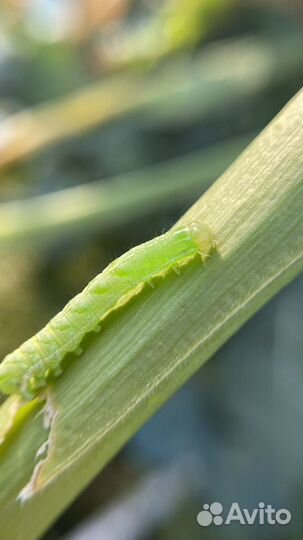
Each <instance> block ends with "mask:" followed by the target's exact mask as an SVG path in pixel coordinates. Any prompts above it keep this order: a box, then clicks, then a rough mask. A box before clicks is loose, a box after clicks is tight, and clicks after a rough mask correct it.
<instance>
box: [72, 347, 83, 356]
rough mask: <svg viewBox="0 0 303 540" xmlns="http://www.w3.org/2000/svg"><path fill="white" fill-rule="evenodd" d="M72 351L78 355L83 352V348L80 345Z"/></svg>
mask: <svg viewBox="0 0 303 540" xmlns="http://www.w3.org/2000/svg"><path fill="white" fill-rule="evenodd" d="M74 353H75V354H76V355H77V356H80V355H81V354H82V353H83V348H82V347H77V348H76V349H75V350H74Z"/></svg>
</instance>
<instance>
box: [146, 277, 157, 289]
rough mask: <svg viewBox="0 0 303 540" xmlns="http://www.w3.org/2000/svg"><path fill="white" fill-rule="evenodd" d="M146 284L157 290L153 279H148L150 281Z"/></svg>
mask: <svg viewBox="0 0 303 540" xmlns="http://www.w3.org/2000/svg"><path fill="white" fill-rule="evenodd" d="M146 283H147V284H148V285H149V286H150V287H151V288H152V289H155V288H156V287H155V285H154V284H153V282H152V280H151V279H148V280H147V281H146Z"/></svg>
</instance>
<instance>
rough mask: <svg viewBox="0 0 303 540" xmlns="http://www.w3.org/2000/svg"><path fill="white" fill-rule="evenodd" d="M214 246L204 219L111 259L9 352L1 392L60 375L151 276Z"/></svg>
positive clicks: (27, 393)
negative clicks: (90, 336)
mask: <svg viewBox="0 0 303 540" xmlns="http://www.w3.org/2000/svg"><path fill="white" fill-rule="evenodd" d="M214 247H215V242H214V238H213V235H212V233H211V231H210V230H209V228H208V227H207V226H206V225H204V224H202V223H190V224H189V225H184V226H180V227H178V228H175V229H174V230H172V231H169V232H167V233H165V234H163V235H161V236H159V237H156V238H154V239H153V240H150V241H148V242H146V243H144V244H141V245H139V246H136V247H134V248H133V249H131V250H130V251H128V252H126V253H124V254H123V255H122V256H121V257H119V258H118V259H116V260H114V261H113V262H112V263H111V264H109V266H108V267H107V268H105V270H103V272H102V273H101V274H99V275H98V276H96V277H95V278H94V279H93V280H92V281H91V282H90V283H88V285H87V286H86V287H85V289H84V290H83V291H82V292H81V293H80V294H78V295H77V296H75V297H74V298H73V299H72V300H70V302H68V304H67V305H66V306H65V307H64V308H63V310H62V311H60V312H59V313H58V314H57V315H55V317H53V318H52V319H51V320H50V322H49V323H48V324H47V325H46V326H45V327H44V328H42V330H40V331H39V332H38V333H37V334H36V335H35V336H33V337H32V338H30V339H28V340H27V341H25V342H24V343H23V344H22V345H21V346H20V347H19V348H18V349H16V350H15V351H14V352H12V353H10V354H8V355H7V356H6V357H5V358H4V360H3V362H2V363H1V364H0V391H1V392H3V393H4V394H21V395H22V396H23V397H24V398H25V399H31V398H33V397H35V396H36V395H38V394H39V393H40V391H41V389H42V388H44V387H45V386H46V385H47V381H48V378H49V376H50V375H52V376H54V377H58V376H59V375H60V374H61V373H62V362H63V359H64V358H65V356H66V355H67V354H68V353H75V354H81V352H82V349H81V347H80V343H81V342H82V340H83V338H84V337H85V335H86V334H88V333H89V332H92V331H99V330H100V329H101V327H100V322H101V321H102V320H103V319H105V318H106V317H107V316H108V314H109V313H110V312H111V311H113V310H114V309H117V308H118V307H119V306H121V305H123V304H125V303H127V302H128V301H129V300H130V299H131V298H132V297H133V296H135V295H136V294H138V293H139V292H140V291H141V290H142V288H143V287H144V285H145V284H146V283H149V284H151V282H152V279H153V278H155V277H164V276H165V275H166V274H167V273H168V272H169V271H170V270H175V271H176V272H177V273H178V269H179V267H181V266H184V265H186V264H188V263H189V262H190V261H191V260H193V259H194V258H195V257H196V256H197V255H198V254H199V255H200V256H201V260H202V262H203V263H205V262H206V260H207V258H208V257H209V255H210V253H211V251H212V249H213V248H214Z"/></svg>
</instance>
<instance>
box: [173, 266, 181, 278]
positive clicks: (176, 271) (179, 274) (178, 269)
mask: <svg viewBox="0 0 303 540" xmlns="http://www.w3.org/2000/svg"><path fill="white" fill-rule="evenodd" d="M172 269H173V271H174V272H175V273H176V274H177V276H181V270H180V268H179V266H177V265H176V264H174V266H173V267H172Z"/></svg>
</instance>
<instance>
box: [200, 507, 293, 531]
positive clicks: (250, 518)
mask: <svg viewBox="0 0 303 540" xmlns="http://www.w3.org/2000/svg"><path fill="white" fill-rule="evenodd" d="M222 514H223V506H222V504H221V503H219V502H213V503H212V504H203V510H201V512H199V514H198V515H197V521H198V523H199V525H201V527H208V526H209V525H212V524H214V525H217V526H219V525H230V523H234V522H237V523H240V525H254V524H258V525H265V524H266V525H287V524H288V523H290V521H291V513H290V511H289V510H287V509H286V508H280V509H279V510H276V509H275V508H273V507H272V505H271V504H267V505H265V503H264V502H260V503H259V504H258V506H257V508H254V509H253V510H248V509H247V508H241V507H240V505H239V503H237V502H233V503H232V504H231V506H230V508H229V510H228V512H227V515H226V517H225V518H224V516H223V515H222Z"/></svg>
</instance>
